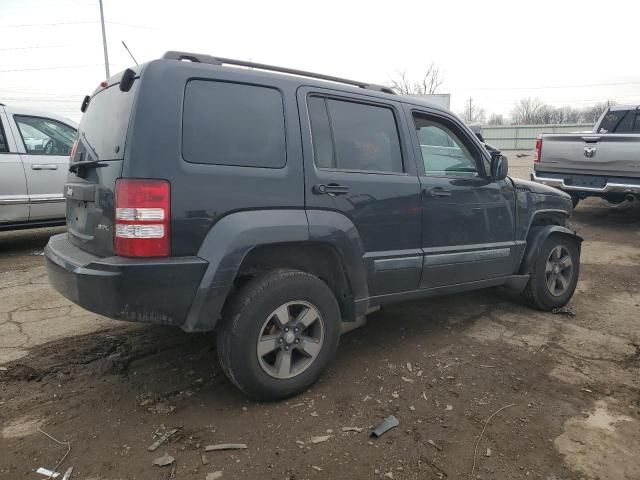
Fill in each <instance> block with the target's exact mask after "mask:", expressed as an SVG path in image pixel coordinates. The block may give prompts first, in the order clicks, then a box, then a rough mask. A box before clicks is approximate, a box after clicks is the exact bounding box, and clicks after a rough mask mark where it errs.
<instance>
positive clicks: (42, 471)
mask: <svg viewBox="0 0 640 480" xmlns="http://www.w3.org/2000/svg"><path fill="white" fill-rule="evenodd" d="M36 473H39V474H40V475H44V476H46V477H49V478H58V477H59V476H60V474H59V473H58V472H54V471H53V470H49V469H48V468H44V467H40V468H38V469H37V470H36Z"/></svg>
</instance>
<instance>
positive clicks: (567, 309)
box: [551, 306, 576, 317]
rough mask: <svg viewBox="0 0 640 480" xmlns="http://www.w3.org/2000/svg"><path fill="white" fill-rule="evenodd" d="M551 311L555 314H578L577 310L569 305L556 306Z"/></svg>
mask: <svg viewBox="0 0 640 480" xmlns="http://www.w3.org/2000/svg"><path fill="white" fill-rule="evenodd" d="M551 313H553V314H554V315H566V316H567V317H575V316H576V312H575V310H574V309H573V308H571V307H568V306H564V307H558V308H554V309H553V310H551Z"/></svg>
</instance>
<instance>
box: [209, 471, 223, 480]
mask: <svg viewBox="0 0 640 480" xmlns="http://www.w3.org/2000/svg"><path fill="white" fill-rule="evenodd" d="M219 478H222V470H217V471H215V472H211V473H207V478H206V480H218V479H219Z"/></svg>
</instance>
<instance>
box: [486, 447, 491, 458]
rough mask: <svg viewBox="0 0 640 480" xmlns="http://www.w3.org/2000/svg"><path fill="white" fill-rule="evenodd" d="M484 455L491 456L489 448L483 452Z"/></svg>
mask: <svg viewBox="0 0 640 480" xmlns="http://www.w3.org/2000/svg"><path fill="white" fill-rule="evenodd" d="M484 456H485V457H490V456H491V449H490V448H487V452H486V453H485V454H484Z"/></svg>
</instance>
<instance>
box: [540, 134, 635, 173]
mask: <svg viewBox="0 0 640 480" xmlns="http://www.w3.org/2000/svg"><path fill="white" fill-rule="evenodd" d="M536 170H538V171H544V172H557V173H584V174H586V175H601V176H614V177H640V135H638V134H628V133H605V134H596V133H592V134H591V133H577V134H559V135H544V136H543V142H542V155H541V161H540V163H539V164H538V165H537V166H536Z"/></svg>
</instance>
